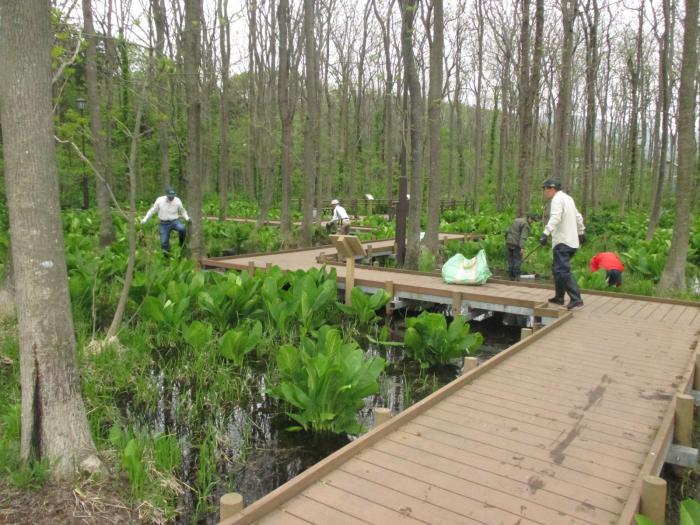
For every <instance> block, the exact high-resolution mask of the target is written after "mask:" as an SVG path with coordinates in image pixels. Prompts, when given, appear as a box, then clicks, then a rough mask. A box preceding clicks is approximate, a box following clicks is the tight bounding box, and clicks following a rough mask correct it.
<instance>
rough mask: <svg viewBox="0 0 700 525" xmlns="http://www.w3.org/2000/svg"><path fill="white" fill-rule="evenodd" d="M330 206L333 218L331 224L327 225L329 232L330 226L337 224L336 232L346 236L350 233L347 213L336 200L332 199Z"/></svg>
mask: <svg viewBox="0 0 700 525" xmlns="http://www.w3.org/2000/svg"><path fill="white" fill-rule="evenodd" d="M331 206H333V218H332V219H331V222H329V223H328V228H329V230H330V226H331V225H332V224H334V223H337V225H338V226H337V227H338V231H340V233H342V234H343V235H347V234H348V233H350V216H349V215H348V212H346V211H345V208H343V207H342V206H341V205H340V202H339V201H338V199H333V200H332V201H331Z"/></svg>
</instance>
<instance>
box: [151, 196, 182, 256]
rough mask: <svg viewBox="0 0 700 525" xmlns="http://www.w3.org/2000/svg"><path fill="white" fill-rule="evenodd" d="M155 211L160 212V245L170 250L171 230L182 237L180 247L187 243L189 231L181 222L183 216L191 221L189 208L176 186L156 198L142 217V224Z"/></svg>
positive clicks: (165, 249)
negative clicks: (178, 194) (187, 208)
mask: <svg viewBox="0 0 700 525" xmlns="http://www.w3.org/2000/svg"><path fill="white" fill-rule="evenodd" d="M155 213H158V218H159V219H160V246H161V248H163V251H164V252H165V253H169V252H170V232H172V231H173V230H175V231H177V234H178V236H179V237H180V247H181V248H182V245H183V244H185V236H186V235H187V232H186V230H185V225H184V224H182V222H180V216H182V217H183V218H184V219H185V220H186V221H187V222H190V216H189V215H188V214H187V210H186V209H185V208H184V207H183V206H182V201H181V200H180V199H179V198H178V197H177V196H176V192H175V189H174V188H168V189H167V190H165V195H161V196H160V197H158V198H157V199H156V202H155V203H154V204H153V207H152V208H151V209H150V210H148V213H146V216H145V217H144V218H143V219H141V224H146V222H147V221H148V219H150V218H151V216H153V215H154V214H155Z"/></svg>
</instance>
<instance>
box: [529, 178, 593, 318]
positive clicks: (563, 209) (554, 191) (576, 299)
mask: <svg viewBox="0 0 700 525" xmlns="http://www.w3.org/2000/svg"><path fill="white" fill-rule="evenodd" d="M542 190H543V192H544V196H545V197H546V198H547V199H548V200H550V201H551V209H550V214H549V221H548V222H547V225H546V226H545V227H544V232H543V233H542V237H540V244H541V245H542V246H545V245H546V244H547V241H548V239H549V237H550V236H551V237H552V275H553V276H554V297H552V298H551V299H550V300H549V302H550V303H554V304H559V305H563V304H564V294H565V293H568V294H569V297H570V299H571V301H569V304H568V305H567V306H566V308H567V309H568V310H577V309H579V308H582V307H583V300H582V299H581V292H580V290H579V288H578V284H577V283H576V279H575V278H574V276H573V274H572V273H571V257H573V255H574V254H575V253H576V250H577V249H578V247H579V246H580V245H581V243H583V242H585V240H586V236H585V233H584V231H585V226H584V225H583V217H582V216H581V214H580V213H579V212H578V210H577V209H576V204H575V203H574V199H572V198H571V197H570V196H569V195H567V194H566V193H564V192H563V191H561V183H560V182H559V181H558V180H557V179H547V180H545V181H544V182H543V183H542Z"/></svg>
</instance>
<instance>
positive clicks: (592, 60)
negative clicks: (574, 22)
mask: <svg viewBox="0 0 700 525" xmlns="http://www.w3.org/2000/svg"><path fill="white" fill-rule="evenodd" d="M591 4H592V5H591ZM591 9H592V10H593V16H592V17H591ZM585 13H586V25H585V26H584V28H585V32H586V131H585V135H584V148H583V150H584V152H583V166H584V168H583V199H582V202H581V210H582V211H583V213H584V215H585V214H587V212H588V209H589V204H590V203H591V200H592V199H591V188H592V185H593V177H594V173H595V128H596V121H597V117H598V114H597V112H596V100H595V94H596V78H597V77H598V23H599V20H600V11H599V9H598V1H597V0H589V2H588V5H587V7H586V10H585Z"/></svg>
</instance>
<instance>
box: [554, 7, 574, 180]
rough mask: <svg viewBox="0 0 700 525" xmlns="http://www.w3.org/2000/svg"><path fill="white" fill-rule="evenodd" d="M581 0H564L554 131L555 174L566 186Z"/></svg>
mask: <svg viewBox="0 0 700 525" xmlns="http://www.w3.org/2000/svg"><path fill="white" fill-rule="evenodd" d="M577 1H578V0H562V2H561V11H562V25H563V27H562V33H563V35H564V36H563V42H562V50H561V69H560V71H559V98H558V100H557V110H556V111H557V114H556V118H555V132H554V165H553V170H552V174H553V175H554V176H555V177H558V178H559V180H560V181H561V184H562V187H563V188H565V189H568V191H571V189H570V188H568V185H569V135H570V132H571V77H572V70H573V60H574V20H575V18H576V6H577Z"/></svg>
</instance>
